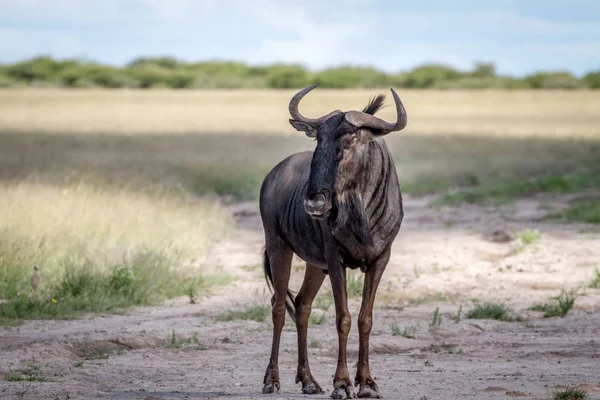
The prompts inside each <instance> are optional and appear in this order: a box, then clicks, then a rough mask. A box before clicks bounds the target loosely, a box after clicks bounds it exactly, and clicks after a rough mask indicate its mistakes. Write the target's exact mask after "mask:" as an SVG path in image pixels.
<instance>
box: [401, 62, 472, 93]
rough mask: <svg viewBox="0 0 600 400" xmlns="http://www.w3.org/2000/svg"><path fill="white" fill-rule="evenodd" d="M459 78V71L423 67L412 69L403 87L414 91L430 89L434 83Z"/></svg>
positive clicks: (441, 66)
mask: <svg viewBox="0 0 600 400" xmlns="http://www.w3.org/2000/svg"><path fill="white" fill-rule="evenodd" d="M461 76H462V74H461V73H460V72H459V71H457V70H455V69H454V68H451V67H447V66H445V65H438V64H430V65H423V66H420V67H417V68H415V69H413V70H412V71H411V72H410V73H409V74H408V75H407V76H406V78H405V79H406V80H405V83H404V86H405V87H408V88H415V89H423V88H431V87H434V86H435V84H436V83H439V82H441V81H450V80H454V79H459V78H460V77H461Z"/></svg>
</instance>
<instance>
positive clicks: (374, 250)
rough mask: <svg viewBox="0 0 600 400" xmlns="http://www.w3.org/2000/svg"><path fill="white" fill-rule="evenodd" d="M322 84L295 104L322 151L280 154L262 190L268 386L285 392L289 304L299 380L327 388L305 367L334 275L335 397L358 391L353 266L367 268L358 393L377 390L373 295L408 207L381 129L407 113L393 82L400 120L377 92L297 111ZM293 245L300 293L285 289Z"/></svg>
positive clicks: (293, 110)
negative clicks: (282, 349) (282, 352)
mask: <svg viewBox="0 0 600 400" xmlns="http://www.w3.org/2000/svg"><path fill="white" fill-rule="evenodd" d="M316 86H317V85H313V86H310V87H307V88H305V89H303V90H301V91H300V92H298V93H297V94H296V95H295V96H294V97H293V98H292V100H291V101H290V105H289V111H290V114H291V116H292V118H293V119H290V123H291V124H292V126H293V127H294V128H296V129H297V130H299V131H304V132H305V133H306V135H307V136H308V137H311V138H316V141H317V145H316V148H315V151H314V152H311V151H306V152H302V153H297V154H293V155H291V156H289V157H287V158H286V159H284V160H283V161H281V162H280V163H279V164H278V165H277V166H275V167H274V168H273V170H271V172H269V174H268V175H267V176H266V177H265V180H264V182H263V184H262V186H261V190H260V214H261V218H262V222H263V227H264V231H265V239H266V245H265V252H264V269H265V276H266V279H267V284H268V285H269V286H270V287H271V289H272V290H273V292H274V294H273V298H272V300H271V303H272V306H273V310H272V313H273V344H272V348H271V358H270V361H269V365H268V367H267V371H266V374H265V378H264V386H263V393H273V392H274V391H279V367H278V354H279V341H280V337H281V330H282V328H283V325H284V323H285V312H286V309H287V310H288V312H289V313H290V315H291V316H292V318H293V319H294V320H295V322H296V328H297V333H298V370H297V375H296V383H299V382H301V383H302V392H303V393H307V394H317V393H323V390H322V389H321V387H320V386H319V384H318V383H317V381H316V380H315V378H314V377H313V376H312V374H311V372H310V368H309V365H308V354H307V353H308V350H307V329H308V320H309V316H310V312H311V306H312V302H313V299H314V298H315V296H316V295H317V292H318V291H319V288H320V287H321V284H322V283H323V280H324V279H325V276H326V275H329V278H330V281H331V287H332V289H333V298H334V303H335V312H336V328H337V333H338V363H337V369H336V371H335V375H334V378H333V387H334V390H333V392H332V394H331V397H332V398H343V397H344V396H347V397H349V398H350V397H355V395H354V391H353V386H352V381H351V380H350V376H349V374H348V366H347V362H346V347H347V342H348V333H349V331H350V323H351V322H350V313H349V311H348V304H347V293H346V268H350V269H356V268H360V270H361V271H362V272H363V273H364V274H365V278H364V287H363V293H362V305H361V309H360V314H359V316H358V329H359V341H360V346H359V356H358V357H359V360H358V367H357V371H356V377H355V385H360V389H359V392H358V397H379V392H378V388H377V384H376V383H375V381H374V380H373V377H372V376H371V370H370V367H369V336H370V332H371V326H372V315H373V303H374V300H375V293H376V291H377V286H378V284H379V281H380V279H381V276H382V274H383V271H384V269H385V267H386V265H387V263H388V260H389V258H390V249H391V246H392V242H393V241H394V239H395V237H396V235H397V234H398V231H399V230H400V224H401V222H402V217H403V215H404V214H403V211H402V196H401V193H400V186H399V185H398V178H397V174H396V168H395V167H394V162H393V160H392V157H391V154H390V153H389V151H388V149H387V147H386V144H385V141H384V140H383V136H384V135H386V134H387V133H390V132H393V131H399V130H401V129H403V128H404V127H405V126H406V122H407V116H406V111H405V110H404V106H403V105H402V102H401V101H400V98H399V97H398V95H397V94H396V92H395V91H394V90H393V89H391V91H392V95H393V97H394V101H395V103H396V113H397V121H396V122H395V123H389V122H386V121H384V120H382V119H380V118H378V117H375V116H374V114H375V113H376V112H377V111H378V110H379V109H380V108H381V107H382V105H383V101H384V98H385V97H384V96H383V95H379V96H377V97H375V98H374V99H372V100H371V101H370V102H369V104H368V105H367V106H366V107H365V109H364V110H363V111H348V112H342V111H339V110H336V111H333V112H331V113H329V114H327V115H325V116H322V117H320V118H315V119H312V118H306V117H304V116H302V114H300V112H299V111H298V104H299V103H300V100H301V99H302V98H303V97H304V96H305V95H306V94H307V93H308V92H309V91H311V90H312V89H314V88H315V87H316ZM293 253H295V254H297V255H298V257H300V258H301V259H303V260H304V261H306V270H305V275H304V281H303V283H302V287H301V289H300V291H299V292H298V294H297V296H296V297H295V298H294V296H293V295H292V293H291V292H290V291H289V289H288V283H289V279H290V272H291V262H292V256H293Z"/></svg>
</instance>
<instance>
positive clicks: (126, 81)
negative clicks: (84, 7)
mask: <svg viewBox="0 0 600 400" xmlns="http://www.w3.org/2000/svg"><path fill="white" fill-rule="evenodd" d="M312 83H319V84H320V85H321V87H323V88H334V89H344V88H384V87H385V88H387V87H396V88H415V89H423V88H437V89H484V88H486V89H487V88H491V89H526V88H535V89H579V88H593V89H598V88H600V71H593V72H590V73H588V74H587V75H585V77H584V78H582V79H578V78H577V77H575V76H573V75H572V74H570V73H568V72H564V71H555V72H538V73H535V74H531V75H529V76H527V77H526V78H524V79H519V78H513V77H507V76H499V75H497V74H496V67H495V65H494V63H492V62H478V63H476V64H475V65H474V66H473V68H472V70H471V71H459V70H457V69H455V68H452V67H450V66H446V65H441V64H425V65H421V66H418V67H416V68H414V69H412V70H410V71H402V72H398V73H387V72H384V71H381V70H378V69H376V68H372V67H365V66H351V65H344V66H339V67H335V68H327V69H324V70H321V71H318V72H316V73H312V72H310V71H308V70H307V69H306V68H305V67H303V66H301V65H297V64H271V65H260V66H249V65H246V64H244V63H241V62H233V61H204V62H196V63H188V62H184V61H181V60H177V59H175V58H172V57H149V58H148V57H141V58H137V59H134V60H133V61H132V62H130V63H129V64H128V65H127V66H126V67H122V68H120V67H111V66H107V65H102V64H98V63H89V62H84V61H79V60H74V59H73V60H54V59H52V58H50V57H45V56H44V57H36V58H33V59H31V60H25V61H22V62H18V63H15V64H11V65H0V88H6V87H17V86H23V85H36V86H63V87H69V88H85V87H103V88H174V89H187V88H196V89H198V88H202V89H208V88H210V89H218V88H226V89H236V88H300V87H305V86H307V85H310V84H312Z"/></svg>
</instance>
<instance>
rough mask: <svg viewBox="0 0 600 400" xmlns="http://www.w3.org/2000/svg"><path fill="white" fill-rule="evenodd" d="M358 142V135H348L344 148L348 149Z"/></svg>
mask: <svg viewBox="0 0 600 400" xmlns="http://www.w3.org/2000/svg"><path fill="white" fill-rule="evenodd" d="M356 142H358V135H350V136H348V137H347V138H346V139H345V140H344V148H345V149H349V148H350V147H352V146H354V145H355V144H356Z"/></svg>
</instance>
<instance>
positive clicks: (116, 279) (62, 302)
mask: <svg viewBox="0 0 600 400" xmlns="http://www.w3.org/2000/svg"><path fill="white" fill-rule="evenodd" d="M63 263H64V264H63V269H62V270H63V273H62V276H61V277H60V278H59V279H58V280H57V281H56V282H54V283H52V282H49V287H48V288H46V290H45V291H44V292H42V294H41V295H40V296H39V297H38V298H34V297H32V296H31V294H30V293H28V292H27V291H25V290H23V291H20V288H22V287H23V286H24V285H21V284H20V283H21V282H22V281H23V280H25V279H26V277H24V276H20V275H21V274H19V273H18V272H15V271H14V270H12V269H11V266H10V265H9V266H7V265H5V266H4V267H3V269H4V271H3V272H4V275H6V276H9V279H11V280H12V282H9V283H8V285H5V288H6V289H8V290H7V295H8V296H7V301H6V302H5V303H3V304H0V323H2V322H4V323H7V322H9V321H11V320H12V321H20V320H28V319H45V318H70V317H75V316H78V315H80V314H82V313H86V312H94V313H100V312H111V311H120V310H123V309H126V308H128V307H131V306H141V305H151V304H156V303H158V302H159V301H161V300H164V299H166V298H170V297H175V296H181V295H185V294H186V293H185V282H186V281H187V280H188V277H187V276H186V275H185V274H183V273H180V272H178V271H177V270H174V269H173V268H172V267H171V265H172V263H173V260H171V259H170V258H169V257H167V256H164V255H161V254H155V253H151V252H147V253H138V254H136V255H134V256H133V257H132V258H126V259H123V261H122V262H121V263H118V264H115V265H112V266H110V267H105V266H102V265H98V264H97V263H95V262H94V261H93V260H87V261H83V262H82V260H80V259H78V258H66V259H65V260H64V261H63ZM15 269H18V268H15Z"/></svg>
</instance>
